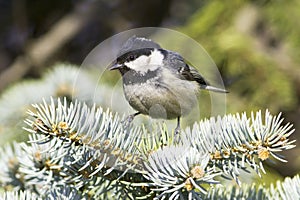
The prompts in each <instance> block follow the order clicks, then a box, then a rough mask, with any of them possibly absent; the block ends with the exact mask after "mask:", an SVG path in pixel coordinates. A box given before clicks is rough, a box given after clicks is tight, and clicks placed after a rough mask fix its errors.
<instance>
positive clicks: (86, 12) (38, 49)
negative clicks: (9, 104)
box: [0, 1, 95, 91]
mask: <svg viewBox="0 0 300 200" xmlns="http://www.w3.org/2000/svg"><path fill="white" fill-rule="evenodd" d="M94 4H95V3H93V2H90V1H83V2H82V3H80V4H78V5H77V6H76V7H75V8H74V10H73V11H72V12H71V13H69V14H67V15H66V16H65V17H63V18H62V19H61V20H60V21H58V22H57V23H56V24H54V25H53V27H52V28H51V29H50V30H49V32H48V33H46V34H45V35H43V36H41V37H40V38H38V39H36V40H35V41H33V42H32V43H31V44H30V45H29V47H28V48H27V50H26V51H25V54H24V55H21V56H19V57H18V58H17V59H16V60H15V62H14V63H12V65H11V66H10V67H9V68H7V69H6V70H5V71H3V73H1V74H0V80H1V82H0V91H2V90H3V89H4V88H5V87H6V86H7V85H9V84H10V83H12V82H15V81H17V80H19V79H20V78H22V77H23V76H24V75H25V74H26V73H27V72H28V71H29V70H30V69H32V68H33V67H39V68H41V67H44V66H45V64H46V63H47V61H49V59H51V57H52V56H53V55H54V53H55V52H57V50H59V49H60V48H62V47H63V46H64V45H65V44H66V43H67V42H68V41H70V40H71V39H72V38H73V37H74V36H75V35H76V34H77V33H78V32H79V31H80V30H82V28H83V26H84V25H85V24H86V23H87V22H88V20H89V19H90V18H91V17H92V16H93V13H94V12H93V11H94V10H95V6H94Z"/></svg>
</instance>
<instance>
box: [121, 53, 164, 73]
mask: <svg viewBox="0 0 300 200" xmlns="http://www.w3.org/2000/svg"><path fill="white" fill-rule="evenodd" d="M163 59H164V55H163V54H162V53H161V52H160V51H158V50H157V49H154V50H153V51H151V54H150V55H149V56H146V55H142V56H140V57H138V58H137V59H135V60H133V61H130V62H125V63H124V64H125V65H126V66H127V67H129V68H131V69H133V70H135V71H137V72H140V73H141V74H145V73H146V72H147V71H149V70H150V71H154V70H156V69H157V68H159V67H160V66H162V65H163Z"/></svg>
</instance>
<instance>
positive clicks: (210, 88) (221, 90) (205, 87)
mask: <svg viewBox="0 0 300 200" xmlns="http://www.w3.org/2000/svg"><path fill="white" fill-rule="evenodd" d="M203 89H205V90H209V91H213V92H220V93H228V91H227V90H225V89H221V88H217V87H214V86H210V85H205V86H203Z"/></svg>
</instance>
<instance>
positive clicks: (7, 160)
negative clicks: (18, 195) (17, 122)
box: [0, 142, 26, 191]
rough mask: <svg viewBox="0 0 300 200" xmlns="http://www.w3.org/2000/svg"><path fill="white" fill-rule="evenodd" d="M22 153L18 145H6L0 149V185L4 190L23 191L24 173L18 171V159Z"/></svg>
mask: <svg viewBox="0 0 300 200" xmlns="http://www.w3.org/2000/svg"><path fill="white" fill-rule="evenodd" d="M24 155H25V154H24V152H23V151H22V149H21V147H20V146H19V144H18V143H16V142H14V143H13V145H12V146H11V145H6V146H4V147H3V148H1V149H0V158H1V159H0V167H1V170H0V184H1V187H2V188H3V189H5V190H16V191H17V190H24V189H25V185H26V183H25V182H24V173H22V172H21V171H20V162H19V158H22V157H23V156H24Z"/></svg>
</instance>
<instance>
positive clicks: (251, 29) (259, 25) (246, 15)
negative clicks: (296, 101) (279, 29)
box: [236, 6, 300, 86]
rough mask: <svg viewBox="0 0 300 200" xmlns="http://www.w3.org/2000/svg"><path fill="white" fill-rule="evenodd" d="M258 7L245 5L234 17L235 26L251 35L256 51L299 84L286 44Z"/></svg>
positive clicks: (295, 67) (299, 70) (298, 72)
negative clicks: (273, 62) (272, 61)
mask: <svg viewBox="0 0 300 200" xmlns="http://www.w3.org/2000/svg"><path fill="white" fill-rule="evenodd" d="M260 13H261V12H260V11H259V7H256V6H245V7H244V8H243V9H241V10H240V11H239V14H238V15H237V17H236V19H237V20H236V25H237V28H238V29H239V30H240V31H241V32H244V33H245V34H248V35H251V36H252V39H253V43H254V44H255V48H256V50H257V51H259V52H261V53H262V54H263V55H265V56H267V57H269V58H270V59H272V60H274V61H275V62H276V63H277V64H278V65H277V66H278V68H279V69H280V70H282V71H283V72H284V73H285V74H287V75H288V76H289V77H291V79H292V80H293V81H295V83H296V84H297V86H299V85H300V69H299V68H298V66H297V64H296V63H295V62H294V61H293V59H292V58H291V56H290V55H289V51H290V50H291V49H289V46H288V44H287V43H286V42H285V41H281V40H280V39H279V38H278V36H277V35H276V33H275V32H274V28H273V27H272V25H270V24H269V23H268V22H266V21H265V20H264V18H263V16H262V15H261V14H260Z"/></svg>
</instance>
